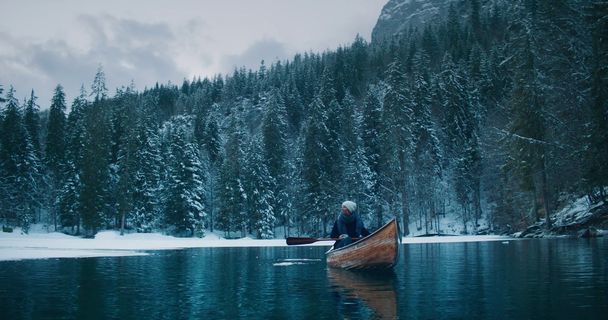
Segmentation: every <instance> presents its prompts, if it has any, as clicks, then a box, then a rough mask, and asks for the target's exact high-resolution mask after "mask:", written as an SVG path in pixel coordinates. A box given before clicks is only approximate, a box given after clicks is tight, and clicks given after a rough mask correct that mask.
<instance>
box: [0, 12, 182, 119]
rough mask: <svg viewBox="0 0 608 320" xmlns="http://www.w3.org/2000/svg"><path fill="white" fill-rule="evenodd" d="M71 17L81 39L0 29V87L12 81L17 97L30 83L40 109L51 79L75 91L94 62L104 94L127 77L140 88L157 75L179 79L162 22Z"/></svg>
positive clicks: (92, 69)
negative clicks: (37, 37) (36, 37)
mask: <svg viewBox="0 0 608 320" xmlns="http://www.w3.org/2000/svg"><path fill="white" fill-rule="evenodd" d="M77 21H78V26H77V27H78V28H81V29H82V32H83V33H84V36H85V39H86V41H84V42H79V43H69V42H67V41H65V40H56V39H53V40H47V41H44V42H34V41H31V40H28V39H15V38H13V37H12V36H11V35H8V34H5V33H0V48H2V49H0V70H2V73H1V74H0V84H1V85H3V86H4V87H5V88H8V86H9V85H14V87H15V88H16V89H17V94H18V97H20V96H26V95H27V94H28V93H29V91H30V89H32V88H33V89H34V90H35V91H36V94H37V95H38V96H39V97H40V99H39V101H38V102H39V104H40V106H41V108H43V109H44V108H46V107H48V106H49V105H50V99H51V96H52V90H53V88H54V87H55V86H56V85H57V84H61V85H62V86H63V87H64V88H65V90H66V93H67V95H68V98H69V99H71V98H73V97H75V96H76V95H77V93H78V92H79V89H80V86H81V84H84V85H85V88H87V89H88V88H89V86H90V83H91V82H92V80H93V77H94V75H95V72H96V70H97V66H98V65H99V64H102V65H103V68H104V71H105V73H106V80H107V84H106V85H107V87H108V89H109V90H110V94H113V93H114V89H115V88H117V87H121V86H127V85H129V83H130V82H131V80H133V81H134V82H135V84H136V86H137V87H138V88H139V89H143V87H145V86H148V87H150V86H152V85H154V83H155V82H157V81H158V82H160V83H164V82H167V81H172V82H174V83H180V81H181V79H183V78H184V76H185V73H184V72H183V71H180V69H179V67H178V65H177V63H176V61H175V55H176V54H175V52H174V49H173V48H174V47H175V46H174V44H175V43H177V42H178V41H177V39H176V36H175V34H174V32H173V31H172V30H171V29H170V28H169V26H168V25H166V24H163V23H142V22H138V21H135V20H129V19H118V18H115V17H113V16H110V15H107V14H105V15H96V16H93V15H81V16H79V17H78V19H77ZM69 102H71V101H69ZM69 102H68V103H69Z"/></svg>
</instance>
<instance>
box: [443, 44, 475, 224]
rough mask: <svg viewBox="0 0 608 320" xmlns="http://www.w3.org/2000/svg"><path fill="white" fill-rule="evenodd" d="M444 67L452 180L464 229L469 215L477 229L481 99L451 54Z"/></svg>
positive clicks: (446, 119)
mask: <svg viewBox="0 0 608 320" xmlns="http://www.w3.org/2000/svg"><path fill="white" fill-rule="evenodd" d="M442 68H443V71H442V73H441V80H440V81H441V82H440V90H441V97H442V100H443V103H442V108H443V112H444V120H443V121H444V127H445V128H446V132H445V134H446V138H447V140H446V142H445V145H446V146H447V148H446V150H447V152H448V154H449V156H450V159H451V160H452V161H451V168H452V175H453V181H452V182H453V185H454V191H455V193H456V198H457V199H458V202H459V203H460V205H461V207H462V213H461V218H462V222H463V226H464V231H465V232H467V231H468V230H467V224H468V222H469V219H470V217H473V218H474V219H475V228H477V220H478V219H479V218H480V217H481V207H480V192H481V191H480V181H479V176H480V174H481V172H480V167H479V166H480V162H481V158H480V157H481V154H480V152H479V143H478V140H479V139H478V129H477V128H478V125H477V119H476V116H475V112H476V110H477V109H478V100H477V98H476V96H475V95H472V94H471V92H472V90H471V89H470V87H469V84H468V81H467V75H466V73H464V72H463V71H461V70H460V69H459V68H458V67H456V65H455V64H454V62H453V61H452V58H451V56H449V55H446V57H445V58H444V62H443V66H442ZM471 205H472V208H471ZM471 213H472V215H471Z"/></svg>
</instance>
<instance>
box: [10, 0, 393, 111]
mask: <svg viewBox="0 0 608 320" xmlns="http://www.w3.org/2000/svg"><path fill="white" fill-rule="evenodd" d="M387 1H388V0H174V1H166V0H141V1H136V0H129V1H125V0H103V1H85V0H53V1H50V0H49V1H42V0H0V8H1V9H0V10H1V11H2V18H1V19H0V85H2V87H3V88H4V89H5V94H6V90H8V87H9V86H10V85H13V86H14V87H15V89H16V90H17V97H18V98H19V99H20V100H22V99H23V98H24V97H26V96H29V94H30V90H31V89H34V91H35V93H36V95H37V96H38V97H39V100H38V104H39V105H40V106H41V108H42V109H46V108H48V106H49V105H50V99H51V96H52V93H53V89H54V88H55V86H56V85H57V84H58V83H59V84H61V85H62V86H63V87H64V89H65V91H66V93H67V99H68V104H71V102H72V99H73V98H74V96H75V95H76V94H77V93H78V92H79V89H80V86H81V85H82V84H84V86H85V88H86V89H87V90H89V88H90V84H91V82H92V81H93V77H94V75H95V72H96V70H97V67H98V65H99V64H101V65H102V66H103V69H104V71H105V73H106V80H107V86H108V89H109V90H110V94H111V95H113V94H114V92H115V89H116V88H117V87H120V86H127V85H129V83H130V82H131V81H133V82H134V83H135V86H136V88H137V89H138V90H142V89H143V88H144V87H150V86H153V85H154V84H155V83H156V82H159V83H167V82H168V81H171V82H173V83H177V84H181V83H182V81H183V79H184V78H187V79H192V77H194V76H201V77H205V76H209V77H211V76H213V75H215V74H217V73H223V74H225V73H229V72H232V71H233V70H234V68H235V66H237V67H240V66H246V67H248V68H256V69H257V67H258V66H259V63H260V61H261V60H262V59H264V60H265V61H266V64H270V63H272V62H273V61H276V60H277V59H280V60H285V59H290V58H291V57H292V56H293V54H295V53H303V52H305V51H314V52H322V51H324V50H327V49H330V50H333V49H335V48H336V47H338V46H339V45H345V44H349V43H351V42H352V40H353V39H354V38H355V36H356V35H357V34H360V35H361V36H362V37H363V38H364V39H366V40H368V41H369V39H370V35H371V31H372V28H373V27H374V25H375V23H376V21H377V19H378V16H379V15H380V11H381V10H382V6H383V5H384V4H385V3H386V2H387Z"/></svg>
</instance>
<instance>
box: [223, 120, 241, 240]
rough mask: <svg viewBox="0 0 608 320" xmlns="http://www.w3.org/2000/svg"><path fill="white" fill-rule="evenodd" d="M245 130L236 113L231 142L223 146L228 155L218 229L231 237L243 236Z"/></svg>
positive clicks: (225, 158)
mask: <svg viewBox="0 0 608 320" xmlns="http://www.w3.org/2000/svg"><path fill="white" fill-rule="evenodd" d="M243 127H244V124H243V121H242V119H241V117H240V115H239V113H237V112H235V114H233V115H232V116H231V119H230V127H229V129H228V133H227V134H228V139H227V141H226V144H225V145H224V150H225V151H224V153H225V155H224V157H223V163H222V166H221V168H220V173H219V183H218V190H219V192H218V193H219V194H218V198H219V205H218V206H219V212H218V215H217V219H216V222H217V225H218V228H220V229H222V230H224V232H225V233H226V234H227V235H228V236H230V234H231V232H234V231H241V234H242V235H243V236H244V222H245V221H246V219H245V218H246V217H245V214H246V213H245V201H246V200H247V195H246V194H245V193H244V191H245V190H244V188H243V180H242V179H243V173H242V168H243V162H244V160H243V159H244V151H243V143H244V142H245V138H244V132H243V131H242V130H243Z"/></svg>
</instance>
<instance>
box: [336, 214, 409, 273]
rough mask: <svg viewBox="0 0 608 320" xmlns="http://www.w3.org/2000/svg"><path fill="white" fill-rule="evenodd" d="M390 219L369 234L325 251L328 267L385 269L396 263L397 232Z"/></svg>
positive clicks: (395, 223) (394, 220) (395, 221)
mask: <svg viewBox="0 0 608 320" xmlns="http://www.w3.org/2000/svg"><path fill="white" fill-rule="evenodd" d="M398 229H399V228H398V227H397V220H396V219H392V220H391V221H389V222H388V223H387V224H385V225H384V226H383V227H382V228H380V229H378V230H376V231H375V232H374V233H372V234H370V235H369V236H367V237H365V238H363V239H361V240H359V241H357V242H354V243H351V244H349V245H347V246H344V247H341V248H339V249H333V248H332V249H331V250H329V251H328V252H327V253H326V256H327V264H328V265H329V266H330V267H335V268H344V269H387V268H392V267H393V266H394V265H395V263H397V253H398V250H399V244H398V238H399V235H398V234H399V232H398Z"/></svg>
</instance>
